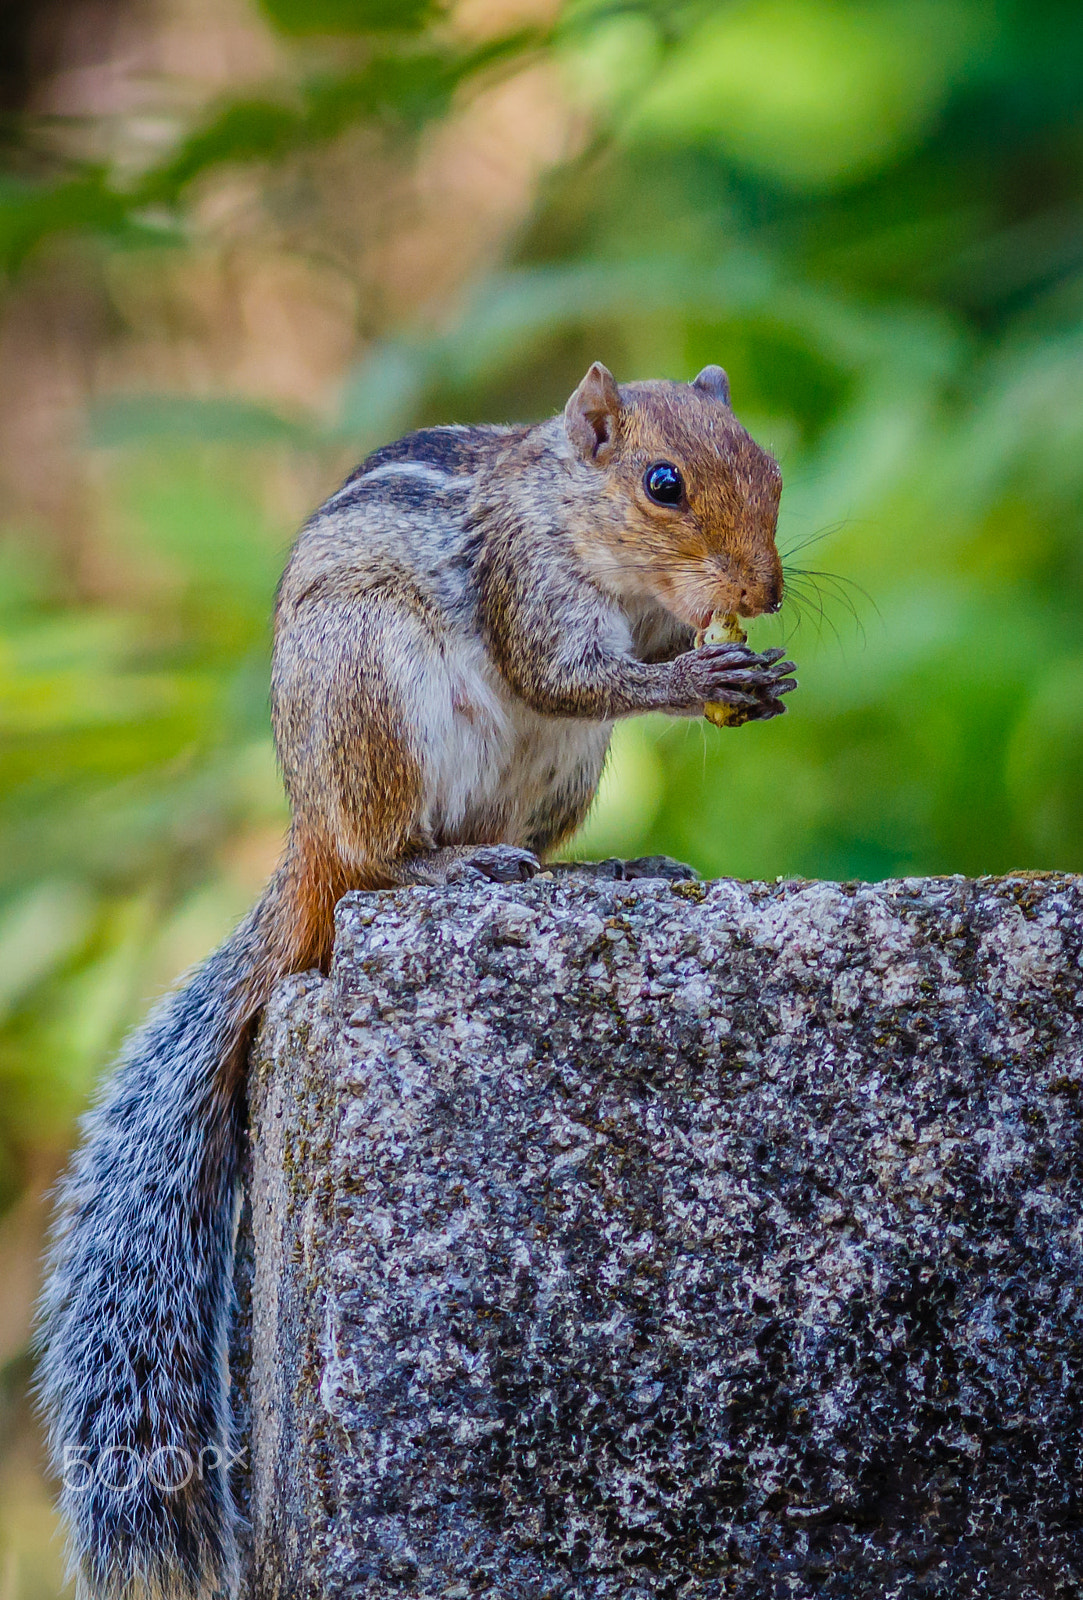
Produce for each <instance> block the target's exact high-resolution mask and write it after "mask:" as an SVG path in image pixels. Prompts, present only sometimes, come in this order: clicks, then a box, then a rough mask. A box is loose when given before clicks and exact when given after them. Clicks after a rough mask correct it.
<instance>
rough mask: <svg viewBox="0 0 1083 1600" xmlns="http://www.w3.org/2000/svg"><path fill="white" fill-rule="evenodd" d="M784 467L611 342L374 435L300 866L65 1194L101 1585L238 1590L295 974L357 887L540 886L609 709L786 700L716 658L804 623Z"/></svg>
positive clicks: (74, 1464) (352, 510) (335, 554)
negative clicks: (236, 1330) (791, 612)
mask: <svg viewBox="0 0 1083 1600" xmlns="http://www.w3.org/2000/svg"><path fill="white" fill-rule="evenodd" d="M781 484H782V480H781V474H780V472H779V468H778V466H777V464H776V462H775V461H774V460H773V458H772V457H771V456H770V455H769V454H767V452H766V451H764V450H762V449H761V448H760V447H759V446H758V445H757V444H756V443H754V441H753V440H752V439H751V438H750V436H749V435H748V434H747V433H746V432H745V430H744V429H743V428H742V427H741V425H740V424H739V423H738V422H737V420H736V418H735V417H734V414H733V411H732V409H731V406H730V392H729V384H728V381H727V378H726V375H725V373H724V372H723V371H722V369H721V368H720V367H715V366H710V367H706V368H705V369H704V370H703V371H702V372H701V373H700V374H699V376H698V377H697V378H696V379H695V380H694V381H693V382H692V383H690V384H685V383H671V382H663V381H652V382H644V383H633V384H628V385H626V386H624V387H623V388H619V387H618V386H617V384H616V382H615V381H614V379H613V377H612V375H611V373H610V372H609V371H608V370H607V369H606V368H605V367H604V366H602V365H601V364H600V363H598V362H595V363H594V364H593V365H592V366H591V367H590V369H589V371H588V372H587V374H586V376H585V377H584V379H583V380H582V382H581V383H580V384H579V386H578V388H577V389H576V390H575V392H574V394H573V395H572V396H571V398H570V399H569V401H568V403H567V405H566V407H565V408H564V411H563V414H558V415H557V416H555V417H552V418H550V419H549V420H547V421H545V422H542V423H540V424H537V425H535V426H532V427H452V426H448V427H433V428H425V429H422V430H421V431H420V432H417V433H413V434H410V435H409V436H408V437H406V438H404V439H401V440H399V441H398V442H397V443H395V444H389V445H385V446H384V447H383V448H382V449H378V450H376V451H375V452H374V453H373V454H372V455H370V456H369V457H368V458H367V460H365V461H364V462H363V463H362V464H361V465H360V466H359V467H358V468H357V469H356V470H355V471H354V472H353V473H352V474H351V475H350V477H349V478H347V480H346V482H345V483H344V484H343V486H342V487H341V488H340V489H339V490H338V491H337V493H335V494H333V495H332V496H331V497H330V499H329V500H327V501H326V503H325V504H324V505H323V506H322V507H321V508H320V509H319V510H318V511H317V512H316V513H315V514H314V515H313V517H312V518H311V519H310V520H309V522H308V523H307V524H306V525H305V527H304V529H303V530H302V532H301V534H300V536H299V538H298V540H297V543H296V545H295V547H294V549H293V552H292V554H291V556H290V559H289V562H288V565H287V567H286V571H285V574H284V576H283V578H282V581H281V584H280V586H279V590H278V595H277V601H276V612H275V643H274V652H273V667H272V694H271V701H272V723H273V728H274V735H275V742H276V747H277V751H278V757H279V761H280V764H281V768H282V772H283V775H284V779H285V786H286V791H287V794H288V797H289V801H290V807H291V822H290V828H289V833H288V838H287V842H286V846H285V850H284V853H283V857H282V860H281V862H280V864H279V866H278V868H277V870H276V872H275V873H274V875H273V877H272V879H271V881H270V883H269V885H268V887H267V889H266V891H265V892H264V894H263V896H262V898H261V899H260V900H259V902H258V903H257V904H256V906H255V907H254V908H253V910H252V911H251V912H250V913H249V914H248V916H247V917H246V918H245V919H244V921H243V922H242V923H241V924H240V926H239V927H238V928H237V929H236V931H235V932H234V933H233V934H232V935H231V936H230V937H229V938H228V939H227V940H226V941H225V943H224V944H223V945H222V946H221V947H220V948H219V949H218V950H217V951H215V952H214V953H213V954H212V955H211V956H209V957H208V959H207V960H206V961H205V962H204V963H203V965H202V966H200V967H198V968H196V969H195V970H194V971H193V972H192V973H191V974H190V975H189V976H188V977H187V979H186V980H185V981H184V982H183V984H182V985H181V986H180V987H178V988H177V989H176V990H175V991H173V992H172V993H170V994H169V995H167V997H166V998H165V999H164V1000H163V1001H161V1002H160V1003H159V1005H158V1007H157V1009H156V1010H154V1011H153V1012H152V1013H151V1015H150V1017H149V1019H148V1020H147V1021H146V1022H145V1023H144V1024H143V1026H142V1027H141V1028H139V1029H138V1030H137V1031H136V1032H135V1033H134V1034H133V1035H132V1036H131V1037H130V1039H129V1040H128V1042H127V1044H126V1046H125V1048H124V1049H123V1051H122V1053H121V1058H120V1062H119V1066H118V1068H117V1070H116V1072H115V1073H114V1074H113V1076H112V1077H111V1079H110V1080H109V1081H108V1082H107V1084H106V1086H105V1088H104V1091H102V1092H101V1093H100V1095H99V1097H98V1099H97V1101H96V1102H95V1104H94V1105H93V1106H92V1108H91V1110H90V1111H89V1112H88V1113H87V1114H86V1116H85V1118H84V1120H83V1124H82V1144H81V1146H80V1148H79V1149H78V1151H77V1153H76V1154H75V1156H74V1157H73V1159H72V1163H71V1166H70V1168H69V1171H68V1173H67V1176H66V1177H65V1178H64V1179H63V1181H62V1184H61V1187H60V1191H59V1201H58V1207H57V1217H56V1221H55V1223H54V1230H53V1237H52V1244H51V1256H50V1261H49V1272H48V1276H47V1282H46V1287H45V1289H44V1291H43V1294H42V1301H41V1308H40V1316H39V1334H38V1342H39V1348H40V1366H39V1380H38V1382H39V1389H40V1395H41V1399H42V1404H43V1409H44V1411H45V1414H46V1416H47V1418H48V1422H49V1435H50V1449H51V1456H52V1461H53V1464H54V1466H55V1468H56V1470H57V1473H58V1476H59V1477H60V1479H61V1481H62V1484H63V1490H62V1494H61V1506H62V1510H63V1512H64V1514H65V1516H66V1519H67V1522H68V1525H69V1530H70V1535H71V1554H72V1564H73V1568H74V1569H75V1571H76V1573H77V1580H78V1593H79V1594H80V1596H82V1597H84V1600H132V1597H134V1596H137V1595H146V1596H149V1597H151V1600H211V1597H212V1596H221V1595H234V1594H235V1593H236V1591H237V1586H238V1582H239V1578H238V1555H237V1524H238V1516H237V1512H236V1510H235V1508H234V1505H233V1502H232V1498H231V1492H230V1482H229V1472H228V1468H229V1464H230V1450H231V1448H232V1444H233V1440H232V1435H231V1418H230V1404H229V1392H228V1389H229V1377H228V1370H227V1359H226V1346H227V1335H228V1327H229V1320H230V1312H231V1297H232V1268H233V1241H234V1231H235V1226H236V1212H237V1190H238V1169H239V1161H240V1150H241V1139H242V1134H243V1124H244V1078H245V1066H246V1056H247V1051H248V1046H249V1043H250V1040H251V1036H252V1031H253V1027H254V1024H255V1019H256V1018H257V1016H258V1013H259V1011H260V1009H261V1007H262V1006H263V1005H264V1003H265V1002H266V1001H267V999H268V997H269V995H270V993H271V990H272V988H273V987H274V985H275V984H276V983H277V982H278V981H279V979H281V978H283V977H284V976H286V975H287V974H289V973H294V972H299V971H304V970H306V969H308V968H312V967H326V965H327V962H328V959H329V957H330V952H331V942H332V934H333V914H334V908H335V904H336V902H337V901H338V899H339V898H340V897H341V896H342V895H343V894H344V893H345V892H346V891H347V890H349V889H387V888H394V887H399V886H405V885H439V884H444V883H450V882H454V881H456V880H462V879H464V878H472V879H487V880H493V881H496V882H508V881H514V880H517V879H521V878H526V877H529V876H531V875H532V874H533V873H534V872H535V871H537V870H538V867H539V857H543V856H544V855H546V854H547V853H549V852H551V851H553V850H554V849H555V848H556V847H557V846H558V845H559V844H560V843H561V842H562V841H563V840H565V839H566V838H567V837H568V836H569V835H570V834H571V833H572V832H574V830H575V828H576V827H577V826H578V825H579V823H580V822H582V820H583V818H584V817H585V815H586V813H587V810H588V808H589V807H590V804H591V801H592V799H593V797H594V793H595V790H596V789H597V786H598V782H599V779H600V776H601V772H602V766H603V763H604V761H605V757H606V750H607V747H608V744H609V739H610V734H611V731H612V726H613V722H614V720H615V719H616V718H618V717H625V716H631V715H634V714H636V713H639V712H645V711H666V712H672V713H675V714H677V715H682V716H697V715H701V714H702V712H703V708H704V705H705V703H707V702H721V703H723V704H727V705H730V706H736V707H738V708H739V710H740V712H741V715H742V716H743V718H744V719H745V720H752V719H765V718H768V717H772V716H776V715H778V714H779V713H780V712H781V711H783V710H784V709H785V705H784V701H783V696H784V695H786V694H787V693H789V691H790V690H791V689H793V688H794V687H795V680H794V679H793V678H792V677H791V676H789V674H790V673H791V672H792V670H793V663H792V662H790V661H784V660H783V659H782V656H783V652H782V651H781V650H777V649H776V650H769V651H766V652H764V653H762V654H755V653H754V652H752V651H751V650H749V649H748V648H746V647H745V646H744V645H741V644H733V643H730V644H720V645H713V646H707V647H705V648H702V649H698V650H697V649H694V648H693V645H694V642H695V637H696V633H697V630H699V631H701V630H702V629H703V628H704V627H706V625H707V624H708V622H709V620H710V618H711V616H712V614H714V613H715V612H719V611H724V612H730V613H738V614H740V615H741V616H744V617H752V616H756V615H758V614H759V613H761V612H767V611H777V610H778V609H779V607H780V605H781V602H782V585H783V574H782V565H781V561H780V558H779V555H778V552H777V549H776V546H775V528H776V521H777V515H778V506H779V495H780V492H781Z"/></svg>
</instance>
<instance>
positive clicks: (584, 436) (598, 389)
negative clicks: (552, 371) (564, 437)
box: [564, 361, 620, 461]
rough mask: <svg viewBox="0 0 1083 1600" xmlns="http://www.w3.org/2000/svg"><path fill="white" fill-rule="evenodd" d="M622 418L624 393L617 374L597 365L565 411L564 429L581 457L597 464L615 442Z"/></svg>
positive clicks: (597, 363) (593, 365)
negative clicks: (618, 422) (614, 437)
mask: <svg viewBox="0 0 1083 1600" xmlns="http://www.w3.org/2000/svg"><path fill="white" fill-rule="evenodd" d="M619 416H620V390H619V389H618V388H617V385H616V382H615V381H614V378H613V374H612V373H611V372H610V370H609V368H608V367H603V366H602V363H601V362H600V361H595V362H594V363H593V364H592V365H591V368H590V370H589V372H588V373H587V375H586V377H585V378H584V379H583V381H582V383H581V384H580V385H579V387H578V389H577V390H576V391H575V393H574V394H573V395H572V397H571V399H570V400H569V401H568V404H567V405H566V406H565V407H564V426H565V427H566V428H567V430H568V437H569V439H570V440H571V441H572V443H573V444H574V446H575V448H576V449H577V450H578V451H579V454H580V455H581V456H585V457H586V458H587V459H588V460H593V461H597V460H598V459H599V457H602V456H604V455H605V454H606V453H608V452H607V446H609V445H611V444H612V442H613V436H614V434H615V433H616V429H617V418H618V417H619Z"/></svg>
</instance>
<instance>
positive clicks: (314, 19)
mask: <svg viewBox="0 0 1083 1600" xmlns="http://www.w3.org/2000/svg"><path fill="white" fill-rule="evenodd" d="M260 9H261V11H262V12H263V14H264V15H265V16H266V17H267V18H268V20H269V21H270V22H272V23H273V24H274V26H275V27H276V28H278V29H279V30H280V32H282V33H290V34H295V35H303V34H320V33H376V32H383V31H394V32H397V33H416V32H418V31H419V30H420V29H421V28H424V27H425V26H426V25H427V24H428V23H429V22H431V21H432V20H433V18H434V16H435V15H436V14H437V7H436V6H435V5H434V4H433V0H260Z"/></svg>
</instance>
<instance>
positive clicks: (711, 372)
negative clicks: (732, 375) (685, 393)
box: [692, 367, 730, 406]
mask: <svg viewBox="0 0 1083 1600" xmlns="http://www.w3.org/2000/svg"><path fill="white" fill-rule="evenodd" d="M692 387H693V389H702V391H703V393H704V394H709V395H710V397H711V399H712V400H721V402H722V404H723V405H724V406H728V405H729V403H730V380H729V379H728V378H727V377H726V374H725V373H724V372H723V371H722V368H721V367H704V369H703V371H702V372H701V373H700V375H699V377H698V378H693V379H692Z"/></svg>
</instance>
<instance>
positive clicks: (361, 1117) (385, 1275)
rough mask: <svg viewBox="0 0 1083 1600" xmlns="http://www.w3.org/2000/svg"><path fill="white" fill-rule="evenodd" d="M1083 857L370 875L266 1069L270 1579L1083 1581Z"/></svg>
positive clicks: (955, 1591)
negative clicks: (836, 873)
mask: <svg viewBox="0 0 1083 1600" xmlns="http://www.w3.org/2000/svg"><path fill="white" fill-rule="evenodd" d="M1081 938H1083V880H1081V879H1072V878H1065V877H1055V876H1041V877H1025V876H1024V877H1018V878H1006V879H1000V880H992V879H987V880H979V881H977V882H972V881H965V880H963V879H930V880H905V881H901V882H897V883H885V884H879V885H865V884H857V885H853V884H842V885H839V884H831V883H806V882H785V883H779V884H777V885H764V884H748V883H737V882H730V881H722V882H718V883H711V884H699V883H693V882H688V881H683V882H669V881H665V880H664V879H649V878H648V879H642V880H640V881H634V882H628V881H623V880H621V879H616V878H607V877H605V876H604V873H603V874H602V875H598V874H596V875H593V876H591V875H588V874H568V875H559V874H558V875H557V876H554V877H543V878H541V879H538V880H536V881H534V882H532V883H528V884H521V885H515V886H511V887H501V888H494V887H484V886H472V885H461V886H457V887H455V888H454V889H448V890H414V891H409V892H403V893H388V894H374V895H350V896H348V897H347V898H346V899H345V900H344V901H343V903H342V905H341V906H340V908H339V923H338V943H337V947H336V954H335V961H334V967H333V970H332V973H331V975H330V977H329V978H328V979H326V980H321V979H319V978H317V977H305V978H300V979H295V980H293V981H291V982H289V983H287V984H286V985H285V986H283V988H282V989H281V990H280V991H279V993H278V995H277V997H276V998H275V1000H274V1002H273V1004H272V1005H271V1007H270V1008H269V1011H268V1013H267V1016H266V1020H265V1023H264V1027H263V1031H262V1035H261V1037H260V1040H259V1042H258V1044H257V1048H256V1058H255V1059H256V1068H255V1072H254V1075H253V1088H252V1108H251V1109H252V1130H253V1157H252V1174H251V1185H250V1220H249V1221H248V1222H247V1223H246V1224H245V1230H244V1248H243V1252H242V1254H243V1258H244V1260H245V1261H246V1262H247V1264H248V1271H249V1275H250V1277H251V1280H252V1286H253V1287H252V1296H253V1298H252V1304H253V1306H254V1323H253V1328H254V1333H253V1337H252V1340H251V1346H252V1349H253V1351H254V1357H253V1360H252V1363H251V1366H250V1368H249V1370H248V1371H247V1373H246V1374H243V1375H242V1383H241V1390H242V1393H244V1394H247V1396H248V1399H249V1401H250V1405H251V1416H252V1419H253V1435H252V1472H251V1479H250V1486H249V1488H250V1511H251V1517H252V1539H251V1551H250V1561H251V1571H252V1574H253V1576H252V1582H251V1588H250V1593H251V1595H252V1596H253V1597H258V1600H271V1597H275V1600H279V1597H281V1600H285V1597H289V1600H302V1597H306V1600H307V1597H316V1596H319V1597H321V1600H324V1597H326V1600H340V1597H341V1600H347V1597H349V1600H384V1597H386V1600H392V1597H395V1600H405V1597H409V1600H429V1597H432V1600H436V1597H442V1600H456V1597H459V1600H468V1597H469V1600H479V1597H486V1600H498V1597H499V1600H543V1597H549V1600H617V1597H620V1600H632V1597H635V1600H647V1597H658V1596H665V1597H677V1596H680V1597H688V1600H692V1597H696V1600H699V1597H711V1596H739V1597H741V1600H752V1597H755V1600H775V1597H783V1596H785V1597H796V1600H804V1597H811V1596H817V1597H830V1600H843V1597H847V1600H850V1597H870V1600H871V1597H873V1596H875V1597H884V1600H888V1597H894V1596H898V1597H907V1600H909V1597H919V1596H921V1597H928V1600H932V1597H943V1600H948V1597H951V1600H959V1597H969V1596H974V1597H977V1596H983V1597H984V1596H1013V1597H1019V1600H1022V1597H1033V1600H1053V1597H1069V1596H1073V1597H1074V1596H1081V1595H1083V1502H1081V1489H1083V1459H1081V1456H1083V1390H1081V1386H1080V1384H1081V1364H1083V1329H1081V1323H1080V1315H1081V1310H1083V1239H1081V1202H1083V1174H1081V1166H1080V1155H1081V1140H1080V1129H1081V1120H1080V1115H1081V1106H1083V1100H1081V1096H1083V1006H1081V999H1083V995H1081V990H1083V968H1081V956H1080V948H1081Z"/></svg>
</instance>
